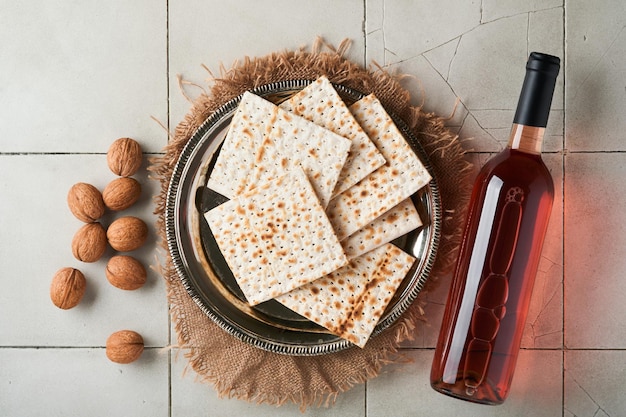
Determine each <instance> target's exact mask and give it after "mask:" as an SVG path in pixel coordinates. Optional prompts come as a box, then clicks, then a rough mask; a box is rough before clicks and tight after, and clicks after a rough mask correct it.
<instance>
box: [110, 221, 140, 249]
mask: <svg viewBox="0 0 626 417" xmlns="http://www.w3.org/2000/svg"><path fill="white" fill-rule="evenodd" d="M106 235H107V239H108V240H109V245H111V247H112V248H113V249H115V250H117V251H120V252H129V251H133V250H135V249H138V248H140V247H141V246H142V245H143V244H144V243H145V241H146V239H147V237H148V226H146V223H145V222H144V221H143V220H141V219H139V218H137V217H133V216H125V217H120V218H119V219H117V220H115V221H114V222H113V223H111V225H110V226H109V228H108V230H107V233H106Z"/></svg>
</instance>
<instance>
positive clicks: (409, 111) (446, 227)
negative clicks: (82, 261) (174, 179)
mask: <svg viewBox="0 0 626 417" xmlns="http://www.w3.org/2000/svg"><path fill="white" fill-rule="evenodd" d="M349 46H350V42H349V41H347V40H346V41H344V42H342V43H341V44H340V45H339V46H338V47H337V48H334V47H333V46H331V45H328V44H326V43H325V42H324V41H323V40H322V39H318V40H317V41H316V42H315V43H314V44H313V46H312V47H311V50H310V51H307V50H306V49H305V48H301V49H299V50H296V51H283V52H277V53H272V54H270V55H267V56H265V57H261V58H248V57H246V58H245V59H244V60H243V61H241V62H237V63H235V64H234V65H233V66H232V67H231V68H230V69H226V68H224V67H223V66H222V67H221V68H220V75H219V76H217V77H212V79H211V80H210V81H209V84H210V85H209V91H208V92H203V93H202V94H201V95H200V96H199V97H198V98H197V99H196V100H194V101H193V105H192V108H191V110H190V111H189V113H188V114H187V115H186V116H185V118H184V120H183V121H182V122H181V123H180V124H179V125H178V126H177V127H176V129H175V131H174V134H173V135H170V136H171V140H170V142H169V143H168V145H167V146H166V147H165V148H164V155H163V156H161V157H157V158H154V159H153V160H152V161H151V162H152V163H151V166H150V171H151V176H152V177H153V178H154V179H156V180H158V181H159V182H160V185H161V192H160V194H159V195H158V196H157V197H156V198H155V204H156V209H155V214H157V230H158V231H159V235H160V239H161V245H162V247H163V248H164V250H165V260H164V261H163V264H162V265H160V266H159V269H160V273H161V275H162V276H163V277H164V279H165V281H166V284H167V298H168V301H169V304H170V314H171V318H172V322H173V323H174V325H175V329H176V333H177V335H178V346H177V347H179V348H181V349H182V350H183V351H184V353H185V357H186V359H187V360H188V361H189V366H191V368H193V369H194V370H195V371H196V373H197V375H198V379H199V380H200V381H202V382H208V383H211V384H212V385H214V387H215V389H216V391H217V392H218V394H219V395H220V396H226V397H234V398H239V399H245V400H248V401H252V402H258V403H269V404H275V405H281V404H283V403H285V402H293V403H296V404H298V405H299V406H300V407H301V409H305V408H306V407H308V406H313V405H314V406H320V405H328V404H329V403H332V402H333V401H334V399H335V398H336V396H337V394H338V393H340V392H343V391H346V390H348V389H350V388H352V387H353V386H354V385H356V384H360V383H363V382H365V381H367V380H368V379H370V378H373V377H375V376H377V375H378V374H379V372H380V370H381V368H382V367H383V366H384V365H386V364H388V363H397V362H401V361H404V360H405V359H404V358H403V357H402V355H401V353H400V352H399V351H398V346H399V344H400V343H401V342H402V341H404V340H406V339H410V338H412V337H413V333H414V331H415V327H416V324H417V323H418V321H420V320H424V317H423V315H424V313H423V308H422V301H421V299H422V298H423V294H426V293H427V292H428V291H429V290H430V288H431V287H432V286H433V285H434V282H435V281H436V280H437V278H438V277H439V276H442V274H446V273H448V272H449V269H450V266H451V265H452V263H453V259H454V257H455V254H456V250H457V248H458V244H459V241H460V233H461V228H462V217H463V211H464V208H465V205H466V202H467V199H468V196H469V195H468V190H469V188H470V187H469V176H470V173H471V165H470V164H469V162H467V161H466V159H465V157H464V150H463V148H462V146H461V144H460V142H459V140H458V137H457V136H456V135H454V134H453V133H451V132H450V131H449V130H447V129H446V128H445V126H444V122H445V120H444V119H443V118H441V117H439V116H437V115H435V114H430V113H425V112H423V111H422V108H421V107H414V106H412V105H411V104H410V96H409V93H408V92H407V91H406V90H405V89H404V88H403V87H402V86H401V82H400V81H401V79H402V76H400V75H393V74H390V73H388V72H387V71H385V70H384V69H382V68H380V67H378V66H377V65H375V64H374V65H373V66H372V67H371V68H369V69H365V68H362V67H360V66H358V65H356V64H355V63H353V62H351V61H349V60H348V59H346V58H344V54H345V52H346V51H347V50H348V48H349ZM321 75H326V76H327V77H328V78H329V79H330V80H331V81H333V82H335V83H339V84H343V85H345V86H347V87H351V88H354V89H356V90H358V91H361V92H363V93H374V94H376V96H377V97H378V98H379V99H380V101H381V102H382V103H383V105H384V106H385V107H386V108H387V109H388V110H389V111H391V112H393V113H395V114H396V115H397V116H399V117H400V118H402V119H403V120H404V121H405V122H406V123H407V125H408V126H409V127H410V128H411V130H412V132H413V133H414V134H415V135H416V137H417V138H418V139H419V140H420V142H421V144H422V146H423V147H424V149H425V150H426V151H427V153H428V155H429V157H430V162H431V164H432V166H433V169H434V171H435V172H434V174H435V177H436V178H437V181H438V184H439V188H440V192H441V197H442V205H443V213H444V218H443V224H442V235H441V240H440V243H439V250H438V254H437V260H436V262H435V266H434V268H433V270H432V274H431V277H430V278H429V281H428V283H427V284H426V287H425V288H424V289H423V290H422V293H421V295H420V297H418V300H417V301H416V302H415V303H414V304H413V305H412V306H411V307H410V308H409V309H408V310H407V312H406V313H405V314H404V315H403V316H402V317H401V318H400V319H399V320H398V321H397V322H396V323H395V324H394V325H393V326H392V327H391V328H390V329H388V330H387V331H385V332H383V333H382V334H380V335H379V336H377V337H374V338H372V339H371V340H370V341H369V342H368V344H367V345H366V347H365V348H364V349H359V348H356V347H355V348H351V349H347V350H345V351H342V352H338V353H335V354H329V355H324V356H318V357H293V356H287V355H280V354H274V353H270V352H266V351H264V350H260V349H258V348H255V347H252V346H250V345H248V344H246V343H244V342H241V341H239V340H238V339H236V338H234V337H232V336H230V335H229V334H227V333H226V332H224V331H223V330H222V329H221V328H219V327H218V326H217V325H216V324H214V323H213V322H212V321H211V320H210V319H208V318H207V317H206V316H205V315H204V314H203V313H202V311H201V310H200V309H199V308H198V307H197V306H196V304H195V303H194V302H193V300H192V299H191V298H190V297H189V296H188V294H187V292H186V291H185V289H184V287H183V285H182V283H181V281H180V279H179V277H178V275H177V273H176V271H175V269H174V266H173V264H172V260H171V257H170V256H169V253H168V250H167V242H166V239H165V201H166V197H167V190H168V186H169V181H170V178H171V175H172V172H173V169H174V166H175V164H176V162H177V160H178V158H179V156H180V154H181V152H182V150H183V147H184V146H185V144H186V143H187V141H188V140H189V139H190V138H191V136H192V135H193V133H194V132H195V131H196V130H197V129H198V127H199V126H200V125H201V124H202V122H204V121H205V120H206V118H207V117H208V116H209V115H210V114H211V113H212V112H214V111H215V110H216V109H218V108H219V107H220V106H221V105H223V104H224V103H226V102H227V101H228V100H231V99H232V98H234V97H237V96H238V95H240V94H241V93H243V92H244V91H245V90H249V89H252V88H255V87H258V86H261V85H264V84H268V83H272V82H277V81H283V80H291V79H311V80H313V79H315V78H317V77H319V76H321ZM203 91H204V90H203Z"/></svg>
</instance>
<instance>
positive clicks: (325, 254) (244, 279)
mask: <svg viewBox="0 0 626 417" xmlns="http://www.w3.org/2000/svg"><path fill="white" fill-rule="evenodd" d="M205 218H206V220H207V222H208V224H209V227H210V229H211V232H212V233H213V236H214V237H215V241H216V242H217V245H218V247H219V248H220V251H221V252H222V254H223V255H224V258H225V260H226V263H227V264H228V266H229V268H230V269H231V271H232V273H233V275H234V277H235V280H236V281H237V283H238V284H239V287H240V288H241V291H242V292H243V293H244V295H245V297H246V299H247V300H248V302H249V304H250V305H256V304H259V303H261V302H263V301H267V300H269V299H271V298H274V297H277V296H279V295H281V294H284V293H286V292H288V291H291V290H293V289H294V288H297V287H299V286H301V285H304V284H307V283H309V282H311V281H313V280H315V279H317V278H320V277H322V276H324V275H327V274H329V273H331V272H333V271H335V270H336V269H338V268H341V267H342V266H344V265H346V264H347V262H348V260H347V258H346V256H345V254H344V252H343V249H342V247H341V244H340V243H339V240H338V239H337V237H336V236H335V234H334V232H333V229H332V226H331V225H330V222H329V221H328V218H327V217H326V214H325V213H324V209H323V208H322V206H321V205H320V203H319V201H318V199H317V197H316V195H315V192H314V190H313V187H312V186H311V184H310V183H309V181H308V179H307V177H306V175H305V174H304V172H303V171H302V169H300V168H294V169H292V170H290V171H289V172H288V173H287V174H286V175H284V176H282V177H279V178H278V179H275V180H273V181H270V182H267V183H263V184H261V185H259V186H257V187H255V188H253V189H252V190H250V191H247V192H245V193H243V194H242V195H240V196H238V197H236V198H234V199H233V200H230V201H228V202H226V203H224V204H222V205H220V206H218V207H216V208H214V209H212V210H209V211H208V212H207V213H205Z"/></svg>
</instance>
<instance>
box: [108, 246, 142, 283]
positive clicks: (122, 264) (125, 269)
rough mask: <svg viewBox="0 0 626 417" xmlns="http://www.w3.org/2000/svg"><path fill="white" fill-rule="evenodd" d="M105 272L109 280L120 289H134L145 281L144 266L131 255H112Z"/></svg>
mask: <svg viewBox="0 0 626 417" xmlns="http://www.w3.org/2000/svg"><path fill="white" fill-rule="evenodd" d="M105 273H106V276H107V279H108V280H109V282H110V283H111V284H112V285H113V286H115V287H117V288H120V289H122V290H136V289H137V288H141V287H142V286H143V284H145V283H146V275H147V274H146V268H144V266H143V265H142V264H141V262H139V261H138V260H137V259H135V258H133V257H132V256H127V255H116V256H112V257H111V259H109V262H108V263H107V267H106V270H105Z"/></svg>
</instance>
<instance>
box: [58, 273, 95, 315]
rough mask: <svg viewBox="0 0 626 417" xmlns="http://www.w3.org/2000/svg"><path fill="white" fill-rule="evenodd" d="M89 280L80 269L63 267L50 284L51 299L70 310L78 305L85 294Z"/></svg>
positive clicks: (62, 307)
mask: <svg viewBox="0 0 626 417" xmlns="http://www.w3.org/2000/svg"><path fill="white" fill-rule="evenodd" d="M86 286H87V281H86V280H85V276H84V275H83V273H82V272H80V271H79V270H78V269H74V268H61V269H59V270H58V271H57V273H56V274H54V277H53V278H52V284H51V285H50V299H51V300H52V302H53V303H54V305H55V306H57V307H59V308H61V309H63V310H68V309H70V308H73V307H76V306H77V305H78V303H80V300H81V299H82V298H83V295H84V294H85V287H86Z"/></svg>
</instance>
